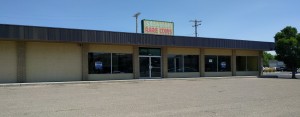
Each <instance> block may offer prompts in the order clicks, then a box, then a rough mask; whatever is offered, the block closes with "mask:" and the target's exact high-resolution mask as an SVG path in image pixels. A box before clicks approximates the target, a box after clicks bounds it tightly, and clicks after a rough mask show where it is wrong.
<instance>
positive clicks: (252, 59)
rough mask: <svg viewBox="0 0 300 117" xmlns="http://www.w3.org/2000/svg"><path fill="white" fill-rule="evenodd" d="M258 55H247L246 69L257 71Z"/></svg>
mask: <svg viewBox="0 0 300 117" xmlns="http://www.w3.org/2000/svg"><path fill="white" fill-rule="evenodd" d="M257 66H258V57H257V56H248V57H247V70H248V71H258V67H257Z"/></svg>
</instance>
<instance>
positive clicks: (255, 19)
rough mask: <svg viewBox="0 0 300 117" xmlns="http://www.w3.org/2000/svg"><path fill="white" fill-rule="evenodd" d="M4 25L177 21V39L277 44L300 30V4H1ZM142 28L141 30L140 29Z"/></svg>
mask: <svg viewBox="0 0 300 117" xmlns="http://www.w3.org/2000/svg"><path fill="white" fill-rule="evenodd" d="M0 1H1V4H0V23H1V24H21V25H34V26H50V27H64V28H79V29H95V30H109V31H120V32H135V19H134V18H133V17H132V16H133V15H134V14H135V13H136V12H141V13H142V14H141V15H140V18H139V19H140V20H141V19H151V20H162V21H172V22H174V24H175V35H181V36H194V29H193V27H192V23H191V22H189V20H192V19H198V20H202V25H201V26H200V27H199V29H198V33H199V36H200V37H215V38H229V39H241V40H255V41H268V42H273V41H274V39H273V37H274V35H275V33H276V32H278V31H280V30H281V29H283V28H284V27H285V26H294V27H296V28H298V29H299V30H300V15H299V14H300V13H299V11H300V7H299V4H300V1H299V0H226V1H225V0H222V1H221V0H0ZM139 28H140V27H139Z"/></svg>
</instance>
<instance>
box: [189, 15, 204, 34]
mask: <svg viewBox="0 0 300 117" xmlns="http://www.w3.org/2000/svg"><path fill="white" fill-rule="evenodd" d="M190 22H194V25H193V27H195V37H197V36H198V32H197V28H198V26H200V25H201V22H202V21H201V20H196V19H195V20H190Z"/></svg>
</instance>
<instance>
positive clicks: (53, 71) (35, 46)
mask: <svg viewBox="0 0 300 117" xmlns="http://www.w3.org/2000/svg"><path fill="white" fill-rule="evenodd" d="M80 80H81V47H80V45H79V44H75V43H41V42H28V43H26V82H50V81H80Z"/></svg>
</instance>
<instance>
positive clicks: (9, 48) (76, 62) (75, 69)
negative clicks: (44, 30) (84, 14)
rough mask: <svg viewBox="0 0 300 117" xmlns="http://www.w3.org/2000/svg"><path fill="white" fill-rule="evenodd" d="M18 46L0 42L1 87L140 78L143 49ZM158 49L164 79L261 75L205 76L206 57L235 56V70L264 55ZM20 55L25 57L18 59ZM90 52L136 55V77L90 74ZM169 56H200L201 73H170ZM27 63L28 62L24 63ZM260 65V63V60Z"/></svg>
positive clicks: (40, 44) (74, 44)
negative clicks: (239, 59)
mask: <svg viewBox="0 0 300 117" xmlns="http://www.w3.org/2000/svg"><path fill="white" fill-rule="evenodd" d="M18 43H19V42H17V41H0V74H1V76H0V83H14V82H53V81H57V82H59V81H81V80H124V79H134V78H136V79H138V78H140V77H139V72H140V69H139V68H140V65H139V46H132V45H106V44H105V45H104V44H87V43H86V44H80V43H50V42H22V43H21V44H19V45H18ZM19 46H22V47H19ZM20 48H21V49H20ZM157 48H161V52H162V55H161V64H162V66H161V71H162V72H161V73H162V75H161V77H162V78H187V77H200V76H201V77H211V76H235V75H237V76H249V75H252V76H256V75H259V72H258V71H236V69H235V68H232V71H229V72H205V61H204V57H205V55H219V56H222V55H224V56H231V66H232V67H236V62H235V57H236V56H258V58H260V57H261V56H262V55H261V54H260V53H261V52H260V51H253V50H232V49H212V48H183V47H157ZM20 52H21V53H23V54H24V56H20V55H18V54H20ZM90 52H96V53H97V52H99V53H127V54H132V55H133V73H119V74H89V73H88V53H90ZM168 55H199V72H183V73H169V72H168ZM23 59H24V61H20V60H23ZM18 60H19V61H18ZM20 62H21V63H22V62H24V64H19V63H20ZM257 62H260V61H259V59H258V61H257ZM257 66H259V64H258V65H257ZM20 67H24V69H18V68H20ZM19 77H20V78H19ZM22 78H23V79H22ZM18 79H22V80H18Z"/></svg>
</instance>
